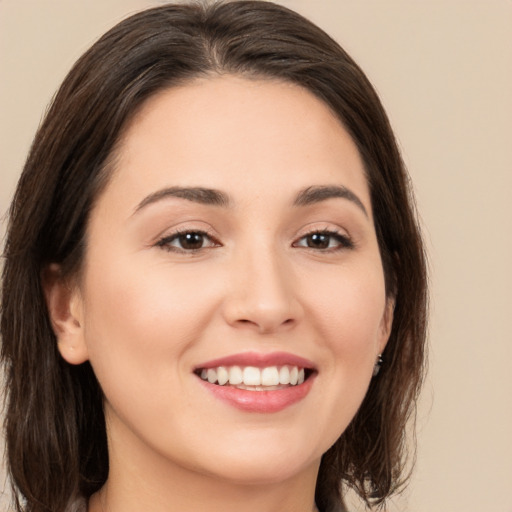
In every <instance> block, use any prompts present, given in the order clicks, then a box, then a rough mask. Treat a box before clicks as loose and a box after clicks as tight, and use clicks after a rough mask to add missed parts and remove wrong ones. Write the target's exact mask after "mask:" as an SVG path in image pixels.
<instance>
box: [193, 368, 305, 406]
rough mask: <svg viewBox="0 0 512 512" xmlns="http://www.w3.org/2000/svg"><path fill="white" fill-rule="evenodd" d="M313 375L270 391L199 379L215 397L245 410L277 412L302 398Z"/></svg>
mask: <svg viewBox="0 0 512 512" xmlns="http://www.w3.org/2000/svg"><path fill="white" fill-rule="evenodd" d="M314 378H315V375H314V374H313V375H311V376H310V377H309V378H308V379H307V380H305V381H304V383H302V384H299V385H298V386H290V387H288V388H283V389H275V390H272V391H249V390H247V389H238V388H236V387H233V386H219V385H217V384H210V383H209V382H208V381H205V380H202V379H201V380H200V382H201V384H202V385H203V386H204V387H205V388H206V389H207V390H208V391H209V392H210V393H212V394H213V395H214V396H215V397H216V398H218V399H219V400H222V401H223V402H226V403H228V404H229V405H231V406H233V407H236V408H237V409H241V410H242V411H247V412H259V413H273V412H279V411H282V410H283V409H286V408H287V407H290V406H291V405H293V404H295V403H297V402H300V401H301V400H302V399H304V398H305V397H306V396H307V394H308V393H309V391H310V390H311V387H312V385H313V381H314Z"/></svg>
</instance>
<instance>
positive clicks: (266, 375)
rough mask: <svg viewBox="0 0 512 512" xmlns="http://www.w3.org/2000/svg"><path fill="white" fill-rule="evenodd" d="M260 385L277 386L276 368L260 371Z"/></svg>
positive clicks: (277, 373) (271, 367)
mask: <svg viewBox="0 0 512 512" xmlns="http://www.w3.org/2000/svg"><path fill="white" fill-rule="evenodd" d="M261 383H262V384H263V386H277V385H278V384H279V372H278V371H277V367H276V366H270V367H269V368H263V370H261Z"/></svg>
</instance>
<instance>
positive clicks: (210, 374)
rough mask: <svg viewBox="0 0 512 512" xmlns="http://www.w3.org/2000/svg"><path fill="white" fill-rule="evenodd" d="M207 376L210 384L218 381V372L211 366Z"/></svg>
mask: <svg viewBox="0 0 512 512" xmlns="http://www.w3.org/2000/svg"><path fill="white" fill-rule="evenodd" d="M207 378H208V382H209V383H210V384H213V383H215V382H217V372H216V371H215V370H214V369H213V368H209V369H208V372H207Z"/></svg>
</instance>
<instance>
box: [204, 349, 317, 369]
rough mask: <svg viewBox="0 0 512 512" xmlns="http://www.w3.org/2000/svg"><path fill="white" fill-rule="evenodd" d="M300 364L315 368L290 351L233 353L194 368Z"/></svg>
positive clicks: (304, 366) (264, 366)
mask: <svg viewBox="0 0 512 512" xmlns="http://www.w3.org/2000/svg"><path fill="white" fill-rule="evenodd" d="M284 365H288V366H298V367H300V368H305V369H309V370H314V369H315V365H314V364H313V363H312V362H311V361H309V360H308V359H305V358H303V357H300V356H297V355H295V354H290V353H288V352H271V353H268V354H262V353H259V352H242V353H240V354H232V355H229V356H226V357H220V358H218V359H212V360H210V361H206V362H204V363H201V364H198V365H197V366H196V367H195V368H194V370H199V369H201V370H202V369H208V368H218V367H219V366H254V367H256V368H266V367H268V366H284Z"/></svg>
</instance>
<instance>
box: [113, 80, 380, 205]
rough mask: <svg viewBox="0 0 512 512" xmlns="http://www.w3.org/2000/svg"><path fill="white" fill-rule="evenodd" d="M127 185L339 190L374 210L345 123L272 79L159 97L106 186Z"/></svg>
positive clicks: (205, 83)
mask: <svg viewBox="0 0 512 512" xmlns="http://www.w3.org/2000/svg"><path fill="white" fill-rule="evenodd" d="M127 181H129V182H131V183H132V184H133V187H132V188H133V189H134V190H138V191H141V192H142V191H143V190H145V191H147V192H151V190H150V189H151V188H158V187H161V186H174V185H179V186H181V185H183V186H211V187H214V188H218V189H225V188H226V187H227V188H229V187H232V186H235V185H242V186H249V187H250V190H252V192H253V195H254V194H256V193H257V192H258V190H268V189H269V188H271V189H274V190H279V189H280V190H283V189H284V190H286V189H296V190H298V189H301V188H304V186H308V185H318V184H322V185H324V184H341V185H343V186H349V187H350V188H353V189H355V191H356V192H357V194H358V195H359V196H360V197H361V199H362V201H363V203H364V204H365V206H366V207H367V209H368V211H371V205H370V204H369V194H368V187H367V184H366V178H365V172H364V167H363V164H362V161H361V158H360V155H359V152H358V150H357V148H356V146H355V144H354V142H353V141H352V139H351V137H350V136H349V134H348V133H347V131H346V130H345V129H344V127H343V125H342V124H341V122H340V121H339V120H338V118H337V117H336V116H335V115H334V114H333V112H332V111H331V110H330V108H329V107H328V106H327V105H326V104H325V103H323V102H322V101H320V100H319V99H318V98H316V97H315V96H314V95H313V94H312V93H310V92H309V91H307V90H306V89H304V88H302V87H300V86H298V85H295V84H291V83H287V82H281V81H275V80H263V79H248V78H241V77H236V76H230V75H228V76H221V77H214V78H211V77H209V78H202V79H197V80H195V81H193V82H190V83H188V84H186V85H183V86H179V87H173V88H170V89H167V90H164V91H161V92H159V93H157V94H156V95H155V96H153V97H152V98H150V99H149V100H148V101H147V102H146V103H145V104H144V105H143V107H142V108H141V109H140V111H139V112H138V113H137V114H136V115H135V116H134V118H133V120H132V121H131V123H130V124H129V126H128V127H127V128H126V130H125V132H124V135H123V138H122V141H121V144H120V146H119V151H118V154H117V158H116V166H115V171H114V175H113V179H112V183H111V184H110V186H120V185H121V186H122V183H125V184H126V182H127ZM315 181H317V183H314V182H315ZM107 188H109V187H107Z"/></svg>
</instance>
